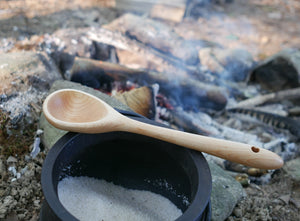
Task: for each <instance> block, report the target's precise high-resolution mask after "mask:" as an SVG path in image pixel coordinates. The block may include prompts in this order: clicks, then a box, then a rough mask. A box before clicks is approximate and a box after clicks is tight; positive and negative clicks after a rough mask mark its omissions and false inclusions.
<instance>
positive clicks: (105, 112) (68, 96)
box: [43, 89, 283, 169]
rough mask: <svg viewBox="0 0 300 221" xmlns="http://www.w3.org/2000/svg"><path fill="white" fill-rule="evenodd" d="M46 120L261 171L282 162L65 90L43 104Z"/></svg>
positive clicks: (256, 150)
mask: <svg viewBox="0 0 300 221" xmlns="http://www.w3.org/2000/svg"><path fill="white" fill-rule="evenodd" d="M43 111H44V115H45V117H46V119H47V120H48V121H49V122H50V123H51V124H52V125H53V126H54V127H57V128H59V129H63V130H67V131H73V132H81V133H102V132H111V131H127V132H132V133H137V134H142V135H145V136H149V137H153V138H156V139H160V140H163V141H167V142H170V143H174V144H177V145H179V146H184V147H187V148H190V149H194V150H197V151H201V152H205V153H208V154H211V155H214V156H217V157H221V158H223V159H226V160H229V161H233V162H236V163H240V164H244V165H247V166H250V167H255V168H262V169H278V168H280V167H282V166H283V160H282V159H281V158H280V157H279V156H278V155H277V154H275V153H273V152H271V151H268V150H265V149H262V148H258V147H254V146H252V145H248V144H244V143H238V142H232V141H227V140H221V139H216V138H211V137H206V136H201V135H196V134H191V133H186V132H182V131H177V130H173V129H168V128H163V127H159V126H154V125H150V124H146V123H142V122H140V121H136V120H132V119H130V118H128V117H126V116H124V115H122V114H120V113H119V112H117V111H116V110H114V109H113V108H112V107H111V106H109V105H108V104H107V103H105V102H104V101H102V100H100V99H99V98H97V97H95V96H93V95H90V94H88V93H85V92H82V91H78V90H72V89H64V90H59V91H56V92H54V93H52V94H50V95H49V96H48V97H47V98H46V100H45V101H44V104H43Z"/></svg>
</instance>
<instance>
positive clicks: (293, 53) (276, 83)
mask: <svg viewBox="0 0 300 221" xmlns="http://www.w3.org/2000/svg"><path fill="white" fill-rule="evenodd" d="M299 78H300V50H297V49H285V50H282V51H281V52H279V53H277V54H275V55H273V56H271V57H269V58H267V59H265V60H264V61H262V62H261V63H260V64H259V65H258V66H257V67H255V68H254V69H253V71H252V72H251V73H250V74H249V76H248V82H249V83H257V84H259V85H261V87H262V88H263V89H266V90H269V91H272V92H275V91H280V90H284V89H290V88H295V87H299V85H300V82H299Z"/></svg>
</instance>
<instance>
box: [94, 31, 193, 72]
mask: <svg viewBox="0 0 300 221" xmlns="http://www.w3.org/2000/svg"><path fill="white" fill-rule="evenodd" d="M88 35H89V38H90V39H91V40H93V41H96V42H98V43H103V44H107V45H110V46H113V47H115V48H116V49H117V50H119V51H127V52H130V53H132V56H137V57H140V58H143V60H144V61H147V63H146V64H144V65H143V66H142V68H145V69H151V70H156V71H160V72H168V73H173V74H176V75H179V76H186V77H187V73H193V74H194V73H196V74H197V73H198V70H197V68H196V67H194V66H190V65H187V64H186V63H184V62H182V61H180V60H179V59H176V58H172V57H171V56H169V55H165V54H163V53H161V52H159V51H157V50H155V49H153V48H152V47H149V46H146V45H144V44H142V43H140V42H138V41H136V40H133V39H130V38H128V37H126V36H124V35H122V34H121V33H118V32H113V31H110V30H107V29H104V28H98V29H97V30H92V31H90V32H88ZM144 63H145V62H144ZM122 64H123V65H126V66H127V65H130V64H127V63H122Z"/></svg>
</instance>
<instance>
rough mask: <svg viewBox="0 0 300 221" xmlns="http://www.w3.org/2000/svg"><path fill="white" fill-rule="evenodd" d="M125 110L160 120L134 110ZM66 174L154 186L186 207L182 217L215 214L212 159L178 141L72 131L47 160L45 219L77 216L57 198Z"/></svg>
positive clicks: (189, 220) (67, 220)
mask: <svg viewBox="0 0 300 221" xmlns="http://www.w3.org/2000/svg"><path fill="white" fill-rule="evenodd" d="M122 113H123V114H126V115H127V116H129V117H131V118H133V119H135V120H140V121H143V122H146V123H151V124H156V125H159V124H158V123H156V122H154V121H151V120H148V119H146V118H143V117H141V116H139V115H136V114H134V113H131V112H123V111H122ZM161 126H162V125H161ZM66 176H89V177H95V178H99V179H104V180H106V181H109V182H113V183H114V184H116V185H121V186H123V187H126V188H131V189H139V190H149V191H151V192H154V193H158V194H161V195H162V196H164V197H167V198H168V199H169V200H171V201H172V202H173V203H174V204H175V205H176V206H177V207H178V208H180V209H181V210H182V212H183V214H182V216H180V217H179V218H178V219H177V221H198V220H210V193H211V185H212V184H211V175H210V170H209V167H208V164H207V162H206V160H205V158H204V157H203V156H202V154H201V153H199V152H196V151H192V150H188V149H186V148H183V147H179V146H176V145H174V144H170V143H167V142H164V141H160V140H157V139H153V138H149V137H145V136H142V135H137V134H132V133H127V132H111V133H103V134H77V133H67V134H66V135H65V136H63V137H62V138H61V139H60V140H59V141H58V142H57V143H56V144H55V145H54V146H53V147H52V148H51V150H50V151H49V153H48V155H47V157H46V159H45V161H44V164H43V168H42V189H43V193H44V197H45V200H44V202H43V206H42V209H41V212H40V220H41V221H48V220H51V221H52V220H63V221H73V220H74V221H75V220H77V219H76V218H75V217H74V216H72V215H71V214H70V213H69V212H68V211H67V210H66V209H65V208H64V207H63V205H62V204H61V203H60V201H59V199H58V195H57V185H58V182H59V181H60V180H61V179H63V178H64V177H66ZM166 183H167V184H168V185H164V184H166ZM187 200H188V201H189V202H190V203H189V204H187V203H186V202H187Z"/></svg>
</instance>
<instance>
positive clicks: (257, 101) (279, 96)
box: [235, 87, 300, 108]
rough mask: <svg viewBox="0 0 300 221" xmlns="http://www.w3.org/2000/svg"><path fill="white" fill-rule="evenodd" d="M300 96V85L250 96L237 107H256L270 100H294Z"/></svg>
mask: <svg viewBox="0 0 300 221" xmlns="http://www.w3.org/2000/svg"><path fill="white" fill-rule="evenodd" d="M299 98H300V87H297V88H293V89H287V90H282V91H278V92H274V93H270V94H266V95H259V96H256V97H254V98H249V99H247V100H243V101H241V102H240V103H238V104H237V105H236V106H235V107H236V108H242V107H254V106H258V105H261V104H264V103H268V102H277V101H282V100H294V99H299Z"/></svg>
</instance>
